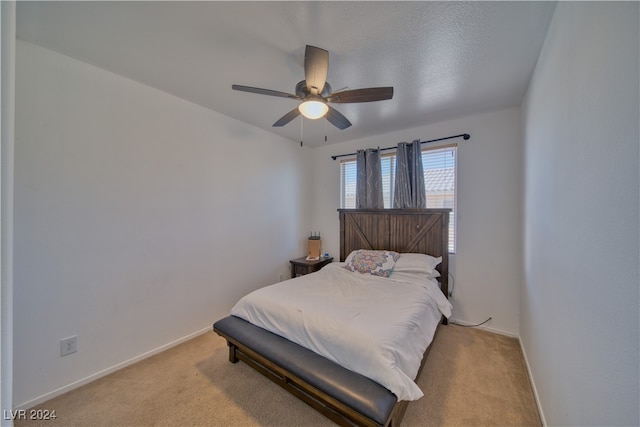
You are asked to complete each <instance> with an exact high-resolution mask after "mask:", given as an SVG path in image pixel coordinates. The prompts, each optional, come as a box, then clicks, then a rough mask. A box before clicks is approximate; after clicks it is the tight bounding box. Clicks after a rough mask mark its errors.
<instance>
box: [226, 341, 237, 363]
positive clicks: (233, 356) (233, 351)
mask: <svg viewBox="0 0 640 427" xmlns="http://www.w3.org/2000/svg"><path fill="white" fill-rule="evenodd" d="M227 345H228V346H229V362H231V363H238V360H239V359H238V356H236V346H235V345H233V344H232V343H230V342H228V341H227Z"/></svg>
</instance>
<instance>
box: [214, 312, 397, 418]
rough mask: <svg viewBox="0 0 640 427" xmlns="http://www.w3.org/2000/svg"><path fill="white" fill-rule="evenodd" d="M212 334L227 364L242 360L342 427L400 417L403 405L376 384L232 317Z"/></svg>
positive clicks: (296, 345) (215, 325) (218, 322)
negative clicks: (221, 343) (225, 351)
mask: <svg viewBox="0 0 640 427" xmlns="http://www.w3.org/2000/svg"><path fill="white" fill-rule="evenodd" d="M213 330H214V331H215V332H216V333H218V334H219V335H221V336H222V337H224V338H225V339H226V340H227V344H228V345H229V360H230V361H231V362H233V363H236V362H237V361H238V360H242V361H244V362H245V363H247V364H249V365H250V366H252V367H253V368H255V369H256V370H258V371H259V372H261V373H262V374H264V375H266V376H267V377H269V378H270V379H272V380H273V381H275V382H276V383H278V384H280V385H281V386H282V387H284V388H285V389H287V390H288V391H290V392H291V393H293V394H294V395H296V396H297V397H298V398H300V399H302V400H304V401H305V402H306V403H308V404H309V405H311V406H312V407H314V408H315V409H316V410H318V411H320V412H322V413H323V414H324V415H326V416H328V417H329V418H331V419H333V420H334V421H336V422H338V423H339V424H343V425H383V426H384V425H391V424H396V422H399V420H400V419H401V418H402V415H404V409H405V408H406V402H400V403H403V405H396V403H398V402H397V399H396V396H395V395H394V394H393V393H391V392H390V391H389V390H387V389H386V388H385V387H383V386H381V385H380V384H378V383H376V382H374V381H372V380H370V379H369V378H366V377H364V376H362V375H360V374H357V373H355V372H353V371H350V370H348V369H346V368H343V367H342V366H340V365H338V364H337V363H335V362H332V361H331V360H328V359H326V358H324V357H322V356H320V355H318V354H316V353H314V352H313V351H311V350H308V349H306V348H304V347H301V346H300V345H298V344H295V343H293V342H291V341H289V340H287V339H285V338H283V337H281V336H279V335H276V334H273V333H271V332H269V331H267V330H264V329H262V328H259V327H257V326H255V325H252V324H251V323H249V322H247V321H245V320H243V319H240V318H238V317H235V316H229V317H225V318H224V319H221V320H219V321H217V322H216V323H215V324H214V325H213Z"/></svg>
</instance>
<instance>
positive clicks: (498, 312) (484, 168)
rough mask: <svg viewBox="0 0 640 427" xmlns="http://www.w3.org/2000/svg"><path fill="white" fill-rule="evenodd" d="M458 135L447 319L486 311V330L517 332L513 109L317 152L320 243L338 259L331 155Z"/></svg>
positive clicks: (517, 153)
mask: <svg viewBox="0 0 640 427" xmlns="http://www.w3.org/2000/svg"><path fill="white" fill-rule="evenodd" d="M460 133H469V134H470V135H471V139H469V140H468V141H464V140H463V139H459V140H456V141H457V142H458V181H457V183H458V199H457V205H458V224H457V248H456V254H455V255H452V256H451V265H450V269H451V272H452V275H453V276H454V278H455V281H454V286H455V288H454V289H455V295H454V298H455V299H454V300H453V301H452V303H453V304H454V314H453V318H454V320H456V321H459V322H460V323H467V324H469V323H471V324H475V323H480V322H482V321H484V320H486V319H487V318H488V317H490V316H491V317H492V318H493V320H492V322H491V323H490V324H489V325H488V328H490V329H492V330H494V331H497V332H501V333H505V334H508V335H513V336H517V334H518V330H519V326H518V322H519V316H518V310H519V308H518V304H519V302H518V301H519V283H520V281H521V277H522V254H521V246H522V245H521V241H522V240H521V239H522V232H521V230H522V228H521V204H520V192H521V163H520V159H521V134H520V110H519V109H518V108H514V109H508V110H503V111H497V112H489V113H484V114H479V115H475V116H471V117H466V118H463V119H458V120H452V121H447V122H441V123H437V124H431V125H425V126H422V127H418V128H413V129H407V130H404V131H402V132H393V133H389V134H386V135H380V136H377V137H375V138H368V139H362V140H356V141H350V142H346V143H342V144H336V145H329V146H325V147H322V148H317V149H315V150H314V153H313V155H314V159H315V180H314V184H313V185H314V191H313V194H314V205H313V206H314V208H313V214H314V216H313V229H314V230H316V229H317V230H320V231H321V232H322V235H323V244H324V247H325V248H326V249H327V250H328V251H329V253H330V254H332V255H334V256H335V257H336V258H337V257H338V256H339V233H338V232H339V222H338V213H337V211H336V210H337V209H338V207H339V205H340V166H339V164H340V160H339V159H338V160H335V161H334V160H332V159H331V155H337V154H345V153H352V152H355V150H357V149H359V148H375V147H389V146H393V145H396V144H397V143H398V142H401V141H411V140H413V139H416V138H420V139H421V140H423V141H424V140H428V139H435V138H440V137H444V136H449V135H457V134H460ZM449 142H451V141H449ZM450 283H451V282H450ZM450 286H451V285H450Z"/></svg>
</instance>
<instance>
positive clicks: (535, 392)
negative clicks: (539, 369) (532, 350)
mask: <svg viewBox="0 0 640 427" xmlns="http://www.w3.org/2000/svg"><path fill="white" fill-rule="evenodd" d="M518 342H519V343H520V349H521V350H522V354H523V355H524V363H525V365H527V373H528V374H529V381H530V382H531V388H532V389H533V396H534V397H535V399H536V405H537V406H538V414H540V421H541V422H542V426H543V427H546V425H547V421H546V420H545V418H544V412H543V411H542V406H541V405H540V397H539V396H538V389H537V388H536V382H535V381H534V380H533V374H532V373H531V366H529V359H527V352H526V351H525V350H524V345H523V344H522V340H521V339H520V338H519V337H518Z"/></svg>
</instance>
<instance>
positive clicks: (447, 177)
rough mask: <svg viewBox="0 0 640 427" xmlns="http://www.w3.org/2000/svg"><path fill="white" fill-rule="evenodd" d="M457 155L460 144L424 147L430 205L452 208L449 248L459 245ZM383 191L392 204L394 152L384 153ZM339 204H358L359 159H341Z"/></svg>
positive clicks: (424, 164)
mask: <svg viewBox="0 0 640 427" xmlns="http://www.w3.org/2000/svg"><path fill="white" fill-rule="evenodd" d="M456 155H457V146H456V145H448V146H445V147H438V148H424V149H423V150H422V165H423V167H424V187H425V190H426V193H427V194H426V196H427V208H449V209H452V211H451V216H450V218H449V252H451V253H454V252H455V247H456V245H455V244H456V240H455V230H456V165H457V162H456ZM381 157H382V159H381V166H382V195H383V198H384V206H385V208H390V207H392V204H393V203H392V201H393V188H394V185H395V182H394V181H395V175H396V171H395V168H396V155H395V152H392V153H389V154H382V156H381ZM340 207H341V208H345V209H353V208H355V207H356V159H355V158H350V159H346V160H343V161H341V162H340Z"/></svg>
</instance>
